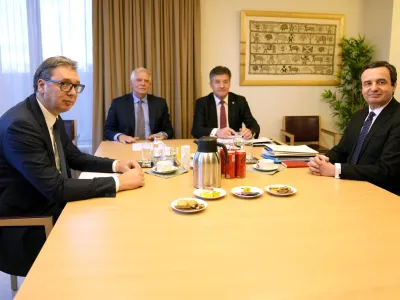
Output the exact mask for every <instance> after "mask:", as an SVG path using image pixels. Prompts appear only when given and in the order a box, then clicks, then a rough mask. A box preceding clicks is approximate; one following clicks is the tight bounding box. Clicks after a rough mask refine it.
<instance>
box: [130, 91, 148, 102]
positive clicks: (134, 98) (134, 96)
mask: <svg viewBox="0 0 400 300" xmlns="http://www.w3.org/2000/svg"><path fill="white" fill-rule="evenodd" d="M132 96H133V102H134V103H135V104H137V103H138V102H139V100H140V98H138V97H136V95H135V94H134V93H132ZM142 101H143V103H147V94H146V96H144V98H142Z"/></svg>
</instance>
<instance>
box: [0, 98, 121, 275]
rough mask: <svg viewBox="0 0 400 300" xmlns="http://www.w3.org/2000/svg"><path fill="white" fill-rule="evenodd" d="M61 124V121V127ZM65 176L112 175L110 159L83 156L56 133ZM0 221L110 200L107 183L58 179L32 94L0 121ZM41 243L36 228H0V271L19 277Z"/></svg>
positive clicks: (112, 190) (112, 193)
mask: <svg viewBox="0 0 400 300" xmlns="http://www.w3.org/2000/svg"><path fill="white" fill-rule="evenodd" d="M61 123H62V122H61ZM60 139H61V143H62V145H63V149H64V154H65V159H66V163H67V172H68V174H69V176H70V174H71V170H70V169H69V168H70V167H71V168H73V169H75V170H81V171H93V172H112V162H113V160H110V159H106V158H97V157H95V156H92V155H88V154H84V153H82V152H80V151H79V150H78V148H77V147H76V146H75V145H73V144H72V142H71V140H69V138H68V137H67V134H66V133H65V129H64V127H62V128H61V134H60ZM0 141H1V144H0V217H1V216H49V215H51V216H54V221H55V220H56V219H57V217H58V216H59V215H60V213H61V211H62V209H63V208H64V206H65V204H66V203H67V202H68V201H75V200H83V199H89V198H96V197H114V196H115V194H116V192H115V181H114V179H113V178H111V177H109V178H95V179H92V180H82V179H71V178H68V179H66V178H64V177H62V176H61V175H60V174H59V172H58V170H57V168H56V164H55V159H54V152H53V147H52V143H51V139H50V134H49V130H48V128H47V125H46V122H45V119H44V116H43V113H42V111H41V109H40V107H39V104H38V103H37V100H36V96H35V95H34V94H33V95H31V96H30V97H29V98H27V99H26V100H24V101H22V102H21V103H19V104H17V105H16V106H14V107H13V108H11V109H10V110H9V111H7V112H6V113H5V114H4V115H3V116H2V117H1V118H0ZM44 240H45V234H44V229H43V228H40V227H35V228H34V227H31V228H22V227H7V228H6V227H3V228H1V227H0V270H1V271H4V272H6V273H10V274H14V275H20V276H25V275H26V274H27V272H28V270H29V268H30V267H31V265H32V263H33V261H34V260H35V258H36V256H37V254H38V253H39V251H40V249H41V247H42V245H43V243H44Z"/></svg>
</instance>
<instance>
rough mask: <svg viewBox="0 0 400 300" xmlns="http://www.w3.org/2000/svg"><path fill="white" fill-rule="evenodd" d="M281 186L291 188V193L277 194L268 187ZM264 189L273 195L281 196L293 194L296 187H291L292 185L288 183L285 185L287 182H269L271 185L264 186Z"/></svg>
mask: <svg viewBox="0 0 400 300" xmlns="http://www.w3.org/2000/svg"><path fill="white" fill-rule="evenodd" d="M283 186H287V187H289V188H290V189H291V190H292V192H291V193H287V194H278V193H275V192H273V191H272V190H271V189H270V188H271V187H283ZM265 190H266V191H267V192H268V193H270V194H271V195H274V196H281V197H285V196H290V195H293V194H295V193H296V192H297V189H296V188H294V187H292V186H290V185H287V184H271V185H269V186H267V187H265Z"/></svg>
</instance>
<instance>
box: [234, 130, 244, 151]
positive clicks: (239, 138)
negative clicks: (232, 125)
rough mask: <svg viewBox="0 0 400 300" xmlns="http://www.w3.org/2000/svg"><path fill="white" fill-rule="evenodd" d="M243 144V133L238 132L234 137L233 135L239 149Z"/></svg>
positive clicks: (235, 144)
mask: <svg viewBox="0 0 400 300" xmlns="http://www.w3.org/2000/svg"><path fill="white" fill-rule="evenodd" d="M243 144H244V139H243V137H242V135H241V134H240V132H239V133H237V134H236V135H235V136H234V137H233V145H234V146H235V147H237V148H239V149H243V148H242V147H243Z"/></svg>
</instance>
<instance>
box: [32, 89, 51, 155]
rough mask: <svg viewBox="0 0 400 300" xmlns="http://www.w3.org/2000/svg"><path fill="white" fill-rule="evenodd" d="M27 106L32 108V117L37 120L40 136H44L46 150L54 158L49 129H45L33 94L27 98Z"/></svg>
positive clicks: (42, 117) (43, 120)
mask: <svg viewBox="0 0 400 300" xmlns="http://www.w3.org/2000/svg"><path fill="white" fill-rule="evenodd" d="M29 104H30V107H31V108H32V112H33V115H34V116H35V119H36V120H37V122H38V124H39V126H40V129H41V131H42V134H43V136H44V141H45V144H46V147H47V150H48V151H49V152H50V153H52V155H53V157H54V151H53V145H52V144H51V138H50V133H49V129H48V127H47V124H46V120H45V118H44V115H43V112H42V110H41V109H40V106H39V104H38V103H37V100H36V95H35V94H32V95H30V96H29Z"/></svg>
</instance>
